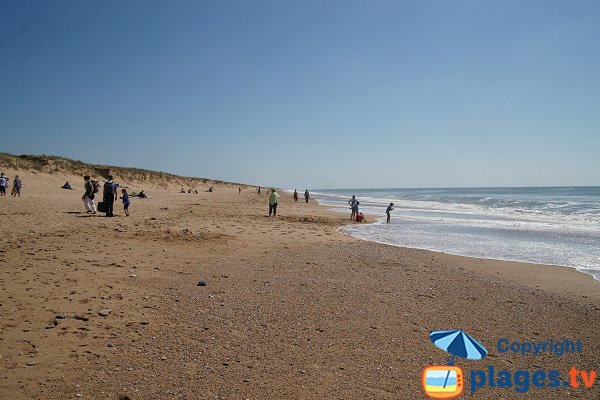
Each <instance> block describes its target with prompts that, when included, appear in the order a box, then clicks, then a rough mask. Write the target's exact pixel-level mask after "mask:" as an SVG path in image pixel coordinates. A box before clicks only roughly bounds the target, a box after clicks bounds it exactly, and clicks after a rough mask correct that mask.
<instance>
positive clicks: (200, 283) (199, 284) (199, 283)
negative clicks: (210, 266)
mask: <svg viewBox="0 0 600 400" xmlns="http://www.w3.org/2000/svg"><path fill="white" fill-rule="evenodd" d="M198 286H206V280H204V279H200V281H199V282H198Z"/></svg>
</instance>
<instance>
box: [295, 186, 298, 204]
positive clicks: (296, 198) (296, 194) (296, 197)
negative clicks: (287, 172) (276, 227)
mask: <svg viewBox="0 0 600 400" xmlns="http://www.w3.org/2000/svg"><path fill="white" fill-rule="evenodd" d="M294 201H296V202H297V201H298V192H297V191H296V189H294Z"/></svg>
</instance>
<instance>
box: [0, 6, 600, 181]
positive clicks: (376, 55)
mask: <svg viewBox="0 0 600 400" xmlns="http://www.w3.org/2000/svg"><path fill="white" fill-rule="evenodd" d="M0 151H4V152H12V153H17V154H21V153H27V154H41V153H45V154H55V155H62V156H66V157H70V158H76V159H81V160H83V161H88V162H94V163H103V164H116V165H128V166H137V167H143V168H149V169H157V170H163V171H168V172H174V173H178V174H184V175H191V176H202V177H209V178H216V179H224V180H234V181H242V182H248V183H256V184H261V185H277V186H281V187H287V188H297V189H299V190H303V189H304V188H306V187H308V188H330V187H338V188H343V187H439V186H443V187H446V186H529V185H600V1H597V0H592V1H581V0H576V1H574V0H564V1H551V0H540V1H512V0H503V1H495V0H494V1H486V0H471V1H463V0H453V1H446V0H443V1H442V0H440V1H427V0H414V1H402V0H395V1H376V0H371V1H367V0H365V1H352V0H343V1H331V0H327V1H323V0H317V1H281V0H275V1H262V0H243V1H227V0H216V1H201V0H197V1H196V0H195V1H146V0H144V1H131V0H128V1H107V0H103V1H97V2H90V1H79V0H73V1H58V0H53V1H45V0H44V1H25V0H3V1H1V2H0Z"/></svg>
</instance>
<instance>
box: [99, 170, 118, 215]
mask: <svg viewBox="0 0 600 400" xmlns="http://www.w3.org/2000/svg"><path fill="white" fill-rule="evenodd" d="M102 198H103V201H104V208H105V209H106V216H107V217H114V214H113V206H114V205H115V200H117V198H118V194H117V184H116V183H114V182H113V177H112V175H109V176H108V181H106V182H105V183H104V193H103V196H102Z"/></svg>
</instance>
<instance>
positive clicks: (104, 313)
mask: <svg viewBox="0 0 600 400" xmlns="http://www.w3.org/2000/svg"><path fill="white" fill-rule="evenodd" d="M111 311H112V310H109V309H108V308H103V309H102V310H100V311H98V315H99V316H101V317H108V315H109V314H110V313H111Z"/></svg>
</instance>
